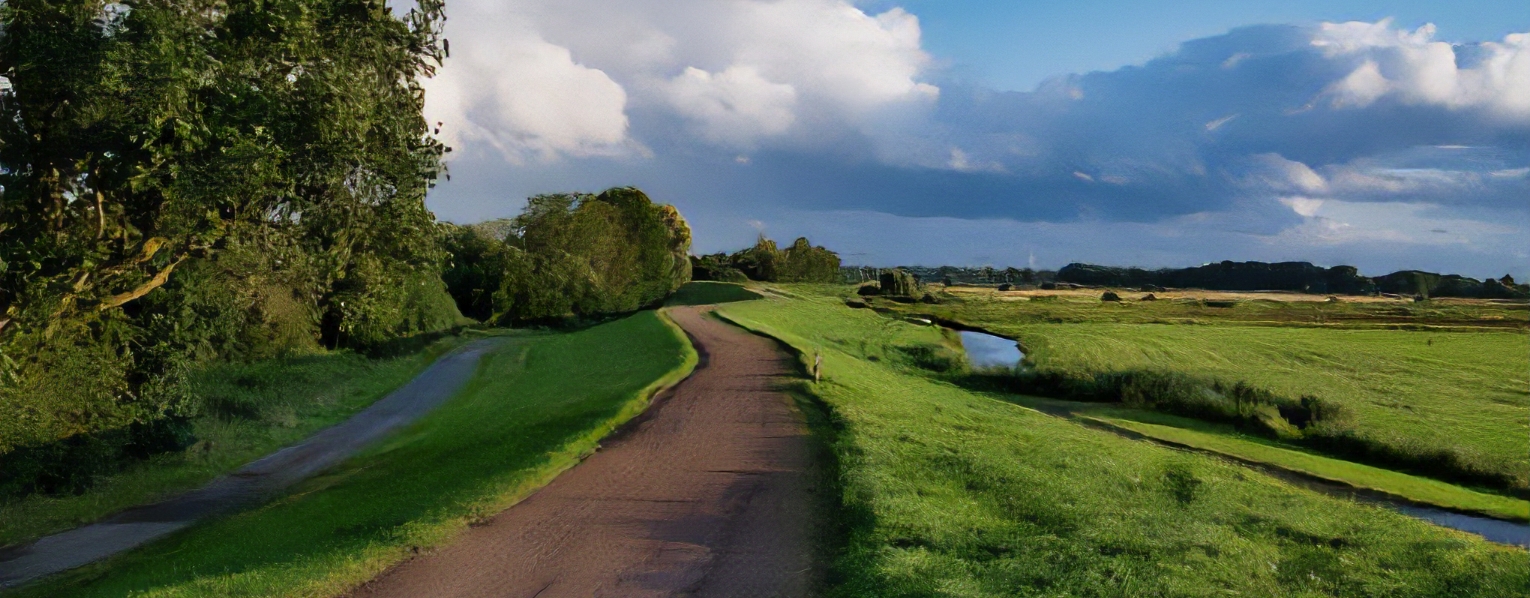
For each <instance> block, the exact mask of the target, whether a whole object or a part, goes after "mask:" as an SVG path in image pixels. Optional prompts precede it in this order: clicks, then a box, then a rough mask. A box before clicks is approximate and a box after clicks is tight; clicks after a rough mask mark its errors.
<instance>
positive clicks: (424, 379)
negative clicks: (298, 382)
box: [0, 339, 498, 588]
mask: <svg viewBox="0 0 1530 598" xmlns="http://www.w3.org/2000/svg"><path fill="white" fill-rule="evenodd" d="M497 342H498V341H496V340H495V339H484V340H478V341H474V342H472V343H469V344H467V345H465V346H463V347H460V348H458V349H457V350H455V351H453V352H451V353H448V354H447V355H446V356H445V357H442V358H441V359H439V360H437V361H436V363H434V364H432V365H431V366H430V367H429V368H426V370H425V371H424V372H422V373H420V375H419V376H416V377H415V378H414V379H413V380H411V381H410V382H409V383H408V384H405V385H404V386H403V387H401V388H399V389H398V390H395V391H393V393H391V394H389V395H388V396H386V397H384V398H383V399H381V400H379V401H377V402H376V403H373V404H372V405H371V406H369V407H367V408H366V409H364V410H362V411H361V412H359V413H357V414H356V415H354V416H352V417H351V418H350V419H348V420H346V421H344V422H342V423H340V424H337V425H335V426H331V427H329V428H325V429H324V430H322V431H320V432H318V433H317V434H314V435H313V436H311V437H309V438H308V439H307V440H304V441H303V442H301V443H298V444H295V445H293V446H289V447H287V448H284V449H282V450H280V451H277V452H275V453H272V454H270V455H267V456H265V457H263V458H261V459H260V460H258V461H255V462H253V463H250V464H249V465H246V466H244V467H242V468H240V469H239V470H238V471H235V472H234V473H231V474H229V475H226V476H223V477H220V478H218V479H215V480H213V481H212V482H209V483H208V484H207V485H206V486H203V487H202V488H200V489H197V490H193V491H191V492H187V493H185V494H182V495H179V496H176V497H174V498H171V499H168V500H165V501H163V502H158V503H155V504H151V505H145V506H141V507H134V508H131V509H128V510H125V511H122V512H120V513H117V514H116V515H113V516H111V517H108V518H106V519H104V520H102V521H99V522H97V523H94V524H91V525H86V526H84V527H78V528H75V529H72V530H69V531H66V532H60V533H57V534H54V535H51V536H47V537H44V538H42V539H39V540H37V541H35V542H32V543H30V544H23V545H20V546H15V547H11V548H6V549H4V550H0V588H6V587H13V586H18V585H21V584H24V583H26V582H28V581H30V580H33V579H36V578H38V577H42V576H45V575H51V574H53V573H58V572H60V571H65V570H68V569H73V568H75V567H79V566H81V565H85V564H87V563H91V562H94V561H97V560H100V559H103V558H106V557H108V556H111V555H114V554H117V553H120V552H122V551H124V550H128V549H130V548H133V547H135V546H139V545H141V544H143V543H145V542H148V541H150V540H154V539H156V538H160V537H163V536H165V535H167V534H170V533H171V532H174V531H176V530H179V529H182V528H185V527H187V526H189V525H191V524H192V523H195V522H196V521H197V520H199V519H203V518H205V517H209V516H212V515H217V514H221V513H228V512H232V511H237V510H239V509H242V508H246V507H249V506H252V505H255V504H259V503H260V502H262V501H264V500H266V499H268V498H270V497H272V496H274V495H276V494H277V493H279V492H280V491H282V490H284V489H286V488H288V487H290V486H292V485H293V484H296V483H298V482H299V481H302V480H303V479H306V478H308V477H311V476H313V475H314V474H317V473H319V472H321V471H323V470H325V469H328V468H329V467H332V466H334V465H336V464H338V463H340V462H341V461H344V460H345V459H347V458H349V457H350V456H351V455H354V454H355V453H356V452H357V451H359V450H361V449H362V448H363V447H365V446H366V445H367V444H369V443H371V442H373V441H375V440H377V439H379V438H381V437H382V436H384V435H386V434H388V433H389V432H392V431H394V430H396V429H398V428H399V427H401V426H404V425H406V424H408V423H410V422H412V421H414V420H416V419H419V418H420V416H423V415H425V414H426V413H428V412H430V410H432V409H434V408H436V407H437V406H439V405H440V404H441V403H443V402H445V401H446V400H447V399H449V398H451V396H452V395H453V394H456V392H457V390H458V389H460V388H462V385H463V384H465V383H466V382H467V381H468V380H469V379H470V378H472V377H473V373H474V370H475V369H476V368H477V365H478V359H479V357H481V356H482V355H483V353H484V352H485V351H488V350H489V349H490V348H492V347H493V346H494V345H495V344H496V343H497Z"/></svg>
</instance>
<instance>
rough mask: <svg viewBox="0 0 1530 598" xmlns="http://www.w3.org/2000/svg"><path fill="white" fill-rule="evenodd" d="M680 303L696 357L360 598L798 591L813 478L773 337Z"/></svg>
mask: <svg viewBox="0 0 1530 598" xmlns="http://www.w3.org/2000/svg"><path fill="white" fill-rule="evenodd" d="M704 312H705V308H700V309H698V308H675V309H673V310H672V311H671V313H672V314H673V316H674V319H675V320H676V321H677V322H678V323H679V324H680V326H681V327H682V328H684V329H685V330H686V332H687V333H689V334H690V335H691V337H692V341H693V343H694V344H695V345H696V349H697V352H698V353H700V354H701V362H700V363H699V364H698V365H697V368H696V371H695V373H694V374H692V376H691V377H690V378H688V379H687V380H686V381H684V382H682V383H681V384H680V385H679V386H678V387H676V388H675V389H674V390H673V391H672V392H671V393H669V394H667V395H666V396H663V397H661V398H660V399H659V400H658V401H656V402H655V404H654V405H653V406H652V407H650V408H649V409H648V411H647V412H646V413H645V414H644V415H643V416H642V417H640V418H639V419H638V420H635V421H633V422H632V423H630V424H628V425H627V426H626V427H624V428H623V429H622V430H621V431H619V432H618V433H617V434H615V435H613V436H612V437H611V438H609V439H607V441H606V442H605V445H604V448H603V449H602V450H601V451H600V452H598V453H596V454H595V455H593V456H591V457H590V458H589V459H587V460H585V461H584V462H583V463H581V464H580V465H578V466H577V467H575V468H574V469H572V470H570V471H568V472H566V473H564V474H563V475H562V476H559V477H558V478H557V479H556V480H554V481H553V482H552V483H551V484H549V485H548V486H547V487H546V488H543V489H542V490H541V491H539V492H537V493H536V494H534V495H532V496H531V497H530V498H527V499H526V500H524V501H522V502H521V503H519V504H517V505H516V506H514V507H512V508H510V509H509V510H506V511H504V512H503V513H500V514H499V515H497V516H495V517H494V518H493V519H491V520H489V521H488V522H486V523H485V524H483V525H481V526H477V527H474V528H472V529H470V530H468V531H467V532H466V533H464V534H463V535H462V536H460V537H459V538H457V540H456V541H455V542H454V543H453V544H452V545H450V546H448V547H446V548H443V549H441V550H440V551H438V552H436V553H435V554H432V555H429V556H425V557H421V558H418V559H415V560H412V561H409V562H406V563H404V564H402V565H400V566H398V567H396V568H394V569H393V570H391V571H389V572H388V573H385V574H384V575H382V576H381V577H379V578H377V579H375V580H373V581H372V582H370V583H369V584H367V585H366V586H364V587H362V588H360V589H359V590H357V591H356V593H355V594H354V595H355V596H358V597H382V596H400V597H410V598H413V597H417V596H432V597H436V598H446V597H453V596H464V597H466V596H473V597H480V596H482V597H491V596H507V597H511V596H513V597H517V598H521V597H525V598H530V597H533V596H535V597H537V598H555V597H564V596H567V597H580V598H588V597H591V596H621V597H642V596H675V595H687V596H749V597H769V596H805V595H807V593H808V591H809V589H810V586H811V585H812V583H813V579H814V573H815V571H814V568H813V566H812V562H813V559H812V554H811V553H812V550H813V549H812V543H811V534H810V531H811V529H812V526H813V524H814V509H813V506H814V505H815V504H816V499H815V498H813V496H812V492H813V491H814V481H815V480H816V476H815V475H814V474H813V473H812V471H811V470H810V469H809V467H810V462H811V457H812V453H811V444H810V440H809V437H808V435H807V434H808V432H807V427H806V425H805V423H804V421H803V418H802V415H801V413H800V412H798V411H797V409H796V408H795V406H794V405H793V404H792V401H791V398H790V397H789V396H787V395H786V394H784V393H782V392H779V391H777V390H776V389H775V387H776V385H777V384H779V383H780V382H781V381H783V380H784V378H785V376H786V374H787V373H788V371H789V369H788V366H789V362H788V361H787V359H788V358H787V357H786V356H785V355H784V354H782V353H781V351H780V350H779V349H778V348H777V347H776V346H775V344H774V343H772V342H771V341H769V340H767V339H763V338H760V337H757V336H754V335H752V334H749V333H747V332H744V331H741V330H739V329H737V328H733V327H731V326H728V325H726V324H723V323H721V322H718V321H717V320H715V319H713V318H709V317H705V314H704Z"/></svg>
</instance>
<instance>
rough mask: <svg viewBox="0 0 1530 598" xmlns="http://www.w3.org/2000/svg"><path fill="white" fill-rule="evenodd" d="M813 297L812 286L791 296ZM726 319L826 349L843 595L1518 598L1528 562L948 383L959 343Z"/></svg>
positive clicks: (882, 323)
mask: <svg viewBox="0 0 1530 598" xmlns="http://www.w3.org/2000/svg"><path fill="white" fill-rule="evenodd" d="M794 290H796V291H799V293H797V294H798V295H799V296H807V295H809V294H811V292H810V290H803V289H794ZM718 311H719V313H721V314H723V315H724V316H725V317H727V318H729V319H732V320H734V321H737V322H739V323H742V324H744V325H746V326H747V327H749V328H752V329H754V330H756V331H759V332H762V333H765V334H769V335H772V336H775V337H777V338H779V339H782V340H783V341H785V342H787V343H789V344H790V345H792V346H793V347H794V348H796V350H798V351H799V352H801V353H803V354H805V355H810V354H812V353H813V352H814V351H822V353H823V355H824V371H825V379H824V381H823V382H822V383H820V384H818V385H816V387H814V391H813V392H814V395H815V396H816V398H817V399H818V400H820V401H821V402H822V403H823V404H824V405H825V406H826V408H827V409H828V410H829V411H830V412H831V413H830V416H831V418H832V419H833V420H834V421H835V422H836V425H837V427H838V428H839V432H838V436H837V439H836V441H835V443H836V444H835V452H836V454H837V457H838V462H839V464H840V467H841V472H840V476H841V481H842V485H843V504H842V505H841V506H842V509H843V512H842V518H843V519H844V520H845V521H847V522H848V523H847V525H848V526H849V529H848V530H847V534H846V538H847V539H846V541H845V542H846V544H845V546H844V547H843V552H842V555H841V556H840V558H839V559H838V560H837V562H836V563H835V572H834V574H835V576H836V579H838V580H839V582H840V583H839V584H838V587H837V588H836V589H835V590H834V591H833V592H832V593H831V595H834V596H846V597H848V596H1013V595H1037V596H1066V595H1084V596H1096V595H1111V596H1119V595H1126V596H1154V595H1175V596H1180V595H1183V596H1192V595H1193V596H1222V595H1257V596H1276V595H1279V596H1320V595H1334V596H1378V595H1386V596H1439V595H1452V596H1509V595H1521V594H1523V593H1524V592H1525V588H1527V587H1530V553H1526V552H1525V551H1523V550H1519V549H1513V548H1506V547H1501V546H1497V545H1493V544H1490V543H1487V542H1485V541H1482V540H1480V539H1478V538H1475V537H1473V536H1469V535H1466V534H1462V533H1457V532H1454V531H1450V530H1446V529H1442V528H1438V527H1435V526H1432V525H1430V524H1427V523H1424V522H1421V521H1418V520H1414V519H1411V518H1408V517H1406V516H1403V515H1399V514H1396V513H1393V512H1391V511H1387V510H1384V509H1381V508H1378V507H1372V506H1367V505H1363V504H1358V503H1354V502H1349V501H1345V500H1339V499H1334V498H1330V497H1326V496H1323V495H1319V494H1316V493H1313V492H1311V491H1308V490H1304V489H1299V488H1295V487H1292V486H1290V485H1287V484H1284V483H1281V482H1279V481H1277V480H1274V479H1272V478H1270V477H1268V476H1265V475H1262V474H1259V473H1255V472H1253V471H1251V470H1248V469H1246V468H1243V467H1239V466H1235V465H1231V464H1228V463H1225V462H1223V461H1221V460H1219V459H1216V458H1213V457H1209V456H1204V455H1198V454H1193V453H1186V452H1183V451H1178V450H1172V449H1167V448H1163V447H1158V446H1155V445H1152V444H1148V443H1144V442H1140V441H1133V440H1128V439H1125V438H1122V437H1119V436H1117V435H1115V434H1111V433H1108V432H1104V431H1099V430H1093V429H1089V428H1086V427H1083V426H1081V425H1079V424H1077V423H1075V422H1072V421H1069V420H1067V419H1062V418H1058V417H1053V416H1049V415H1044V414H1042V413H1040V412H1037V411H1033V410H1030V409H1027V408H1024V407H1021V406H1019V405H1016V404H1014V403H1012V402H1009V401H1005V400H1002V399H1001V397H991V396H986V395H983V394H979V393H974V392H971V391H968V390H964V389H962V388H959V387H957V386H954V385H951V384H948V383H944V382H941V381H939V380H937V379H935V378H934V377H933V376H931V375H930V374H928V373H926V372H924V371H922V370H920V369H919V368H918V367H917V366H916V365H915V363H914V361H913V359H912V358H911V357H910V356H911V355H917V354H918V353H917V352H911V351H909V350H907V348H908V347H913V346H918V345H925V346H929V345H937V344H941V343H944V342H946V341H945V339H944V338H943V337H942V336H941V333H940V332H939V331H938V330H937V329H934V328H928V327H918V326H913V325H910V324H907V323H903V322H899V321H895V320H893V319H889V318H885V317H882V316H879V315H877V314H874V313H872V312H870V311H869V310H851V309H847V308H845V307H844V306H843V305H842V304H841V303H840V301H839V300H838V299H837V298H831V297H819V298H812V299H787V298H778V299H771V300H768V301H756V302H749V303H735V304H730V305H726V306H722V307H720V308H719V310H718Z"/></svg>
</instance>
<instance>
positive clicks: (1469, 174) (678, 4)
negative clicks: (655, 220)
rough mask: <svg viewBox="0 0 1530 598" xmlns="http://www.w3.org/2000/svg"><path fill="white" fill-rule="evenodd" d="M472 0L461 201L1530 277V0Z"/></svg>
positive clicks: (448, 90)
mask: <svg viewBox="0 0 1530 598" xmlns="http://www.w3.org/2000/svg"><path fill="white" fill-rule="evenodd" d="M1145 5H1146V3H1139V5H1138V6H1133V5H1128V4H1124V3H1102V2H1086V1H1075V2H1068V3H1033V2H998V1H984V0H905V1H903V2H888V1H882V0H876V1H870V2H847V1H845V0H771V1H756V0H620V1H617V0H559V1H556V2H554V1H550V0H455V1H454V2H451V3H449V4H448V16H449V20H448V22H447V29H446V34H447V37H448V38H449V39H450V40H451V48H452V57H451V58H450V59H448V61H447V64H446V66H445V67H444V68H443V69H442V70H441V73H440V74H439V75H438V76H437V77H436V78H435V79H432V80H430V81H427V82H426V89H427V94H426V113H427V114H426V115H427V117H428V118H429V119H430V120H432V121H433V122H441V123H443V125H442V135H443V137H444V138H445V140H446V141H447V142H448V144H449V145H451V146H452V147H453V148H454V151H453V152H452V154H450V155H451V160H450V161H449V169H450V173H451V179H450V180H449V181H444V182H442V183H441V184H440V185H438V187H437V188H436V189H434V190H433V191H432V192H431V194H430V196H429V198H428V202H429V204H430V206H431V208H432V209H433V210H435V212H436V214H437V215H438V216H439V217H441V218H443V219H445V220H449V221H453V222H464V223H465V222H475V221H480V220H485V219H489V218H496V217H506V216H513V215H514V214H516V213H518V212H519V210H520V209H521V207H522V206H523V205H524V201H525V198H526V197H528V196H530V195H534V194H538V193H552V192H567V191H585V192H595V191H599V190H601V189H604V188H607V187H611V186H618V185H634V186H637V187H639V188H642V189H644V190H645V191H647V192H648V193H649V195H650V196H652V197H653V198H654V199H655V200H657V201H661V202H666V203H672V204H674V205H676V206H677V207H678V208H679V209H680V210H681V212H682V213H683V214H685V216H686V217H687V218H688V219H689V220H690V222H691V225H692V228H693V229H694V231H695V234H694V238H695V244H694V246H693V250H694V251H696V252H697V253H707V252H715V251H726V250H734V249H738V248H741V247H743V246H746V245H748V244H750V243H752V241H753V239H754V237H755V236H756V235H757V234H760V233H762V232H763V233H765V234H767V235H769V236H771V237H772V238H776V239H778V240H779V241H783V242H789V241H790V240H791V239H792V238H795V237H797V236H807V237H808V238H810V239H812V240H813V242H814V243H816V244H822V245H825V246H828V247H829V248H831V249H835V250H837V251H839V252H840V254H841V255H842V256H843V257H844V260H845V262H846V263H851V264H867V265H878V266H891V265H900V264H902V265H911V264H923V265H939V264H953V265H970V266H982V265H992V266H1000V267H1003V266H1017V267H1025V266H1030V267H1038V268H1057V267H1060V266H1062V265H1064V264H1066V263H1069V262H1074V261H1084V262H1093V263H1102V264H1112V265H1123V266H1125V265H1132V266H1143V267H1166V266H1187V265H1196V264H1200V263H1205V262H1208V261H1219V260H1223V259H1232V260H1265V261H1286V260H1294V261H1311V262H1314V263H1318V264H1320V265H1336V264H1341V263H1342V264H1351V265H1355V266H1358V267H1360V268H1361V270H1362V272H1366V273H1371V274H1382V273H1386V272H1391V271H1394V270H1399V269H1413V268H1417V269H1425V270H1434V271H1448V272H1457V273H1461V274H1466V275H1470V276H1476V277H1484V276H1494V277H1497V276H1502V275H1503V274H1504V273H1512V274H1514V275H1515V276H1516V278H1530V243H1527V242H1526V240H1525V239H1526V238H1527V237H1526V232H1527V231H1530V3H1525V2H1487V1H1465V2H1453V3H1448V4H1447V3H1441V2H1430V3H1425V2H1412V1H1392V2H1386V3H1381V2H1369V1H1361V0H1327V1H1323V2H1316V1H1308V0H1290V1H1286V2H1254V1H1250V2H1237V3H1232V2H1198V1H1189V0H1181V1H1173V2H1160V3H1153V6H1152V7H1151V8H1147V7H1145Z"/></svg>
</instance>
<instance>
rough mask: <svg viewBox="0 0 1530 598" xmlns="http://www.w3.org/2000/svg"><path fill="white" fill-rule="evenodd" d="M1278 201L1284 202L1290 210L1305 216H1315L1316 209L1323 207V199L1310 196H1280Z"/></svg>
mask: <svg viewBox="0 0 1530 598" xmlns="http://www.w3.org/2000/svg"><path fill="white" fill-rule="evenodd" d="M1280 203H1283V204H1286V206H1288V207H1290V208H1291V211H1293V212H1296V213H1297V214H1299V215H1301V216H1303V217H1305V218H1311V217H1313V216H1316V215H1317V213H1318V209H1319V208H1322V207H1323V200H1321V199H1313V198H1311V197H1282V198H1280Z"/></svg>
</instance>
